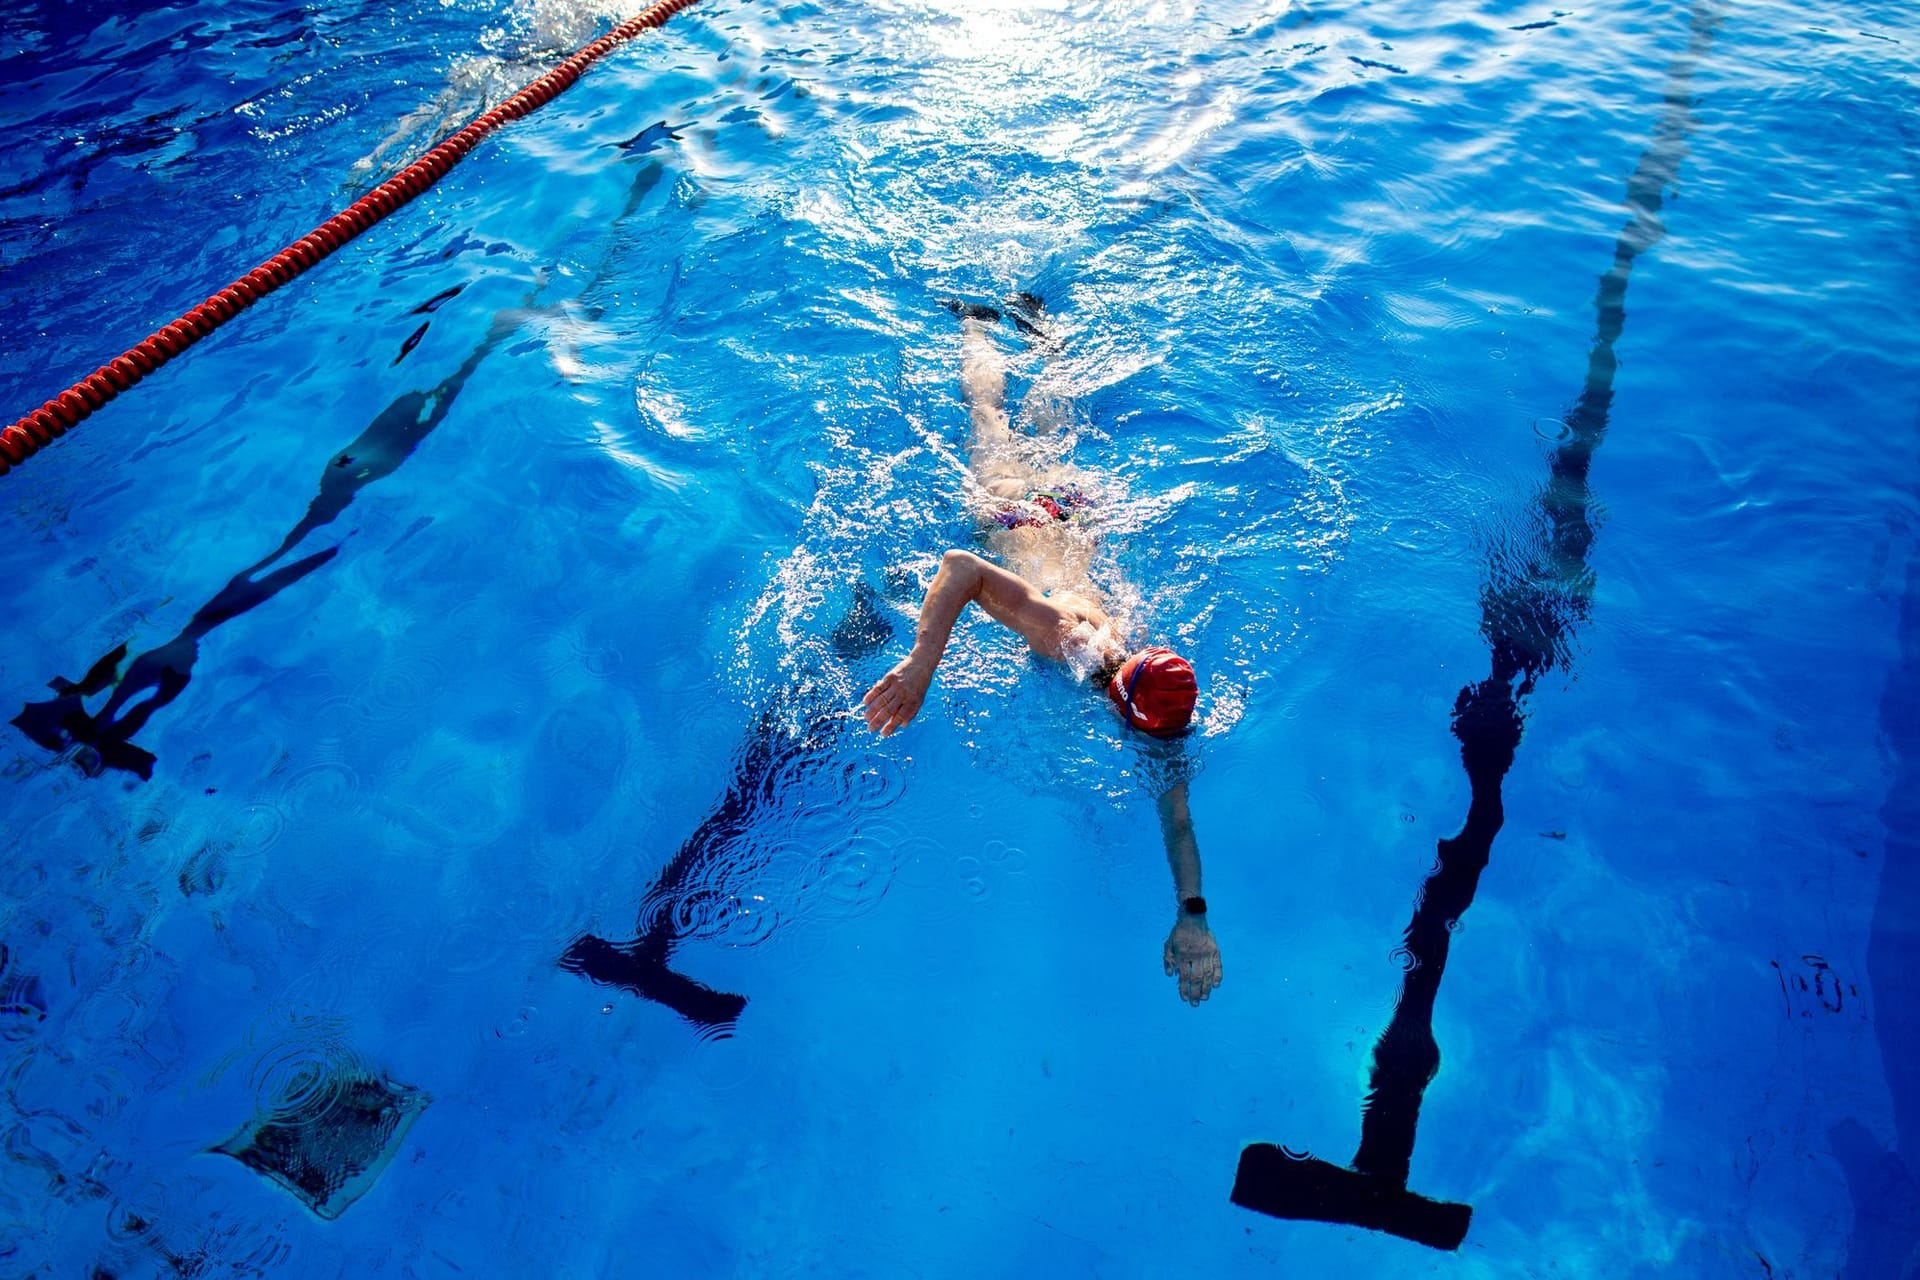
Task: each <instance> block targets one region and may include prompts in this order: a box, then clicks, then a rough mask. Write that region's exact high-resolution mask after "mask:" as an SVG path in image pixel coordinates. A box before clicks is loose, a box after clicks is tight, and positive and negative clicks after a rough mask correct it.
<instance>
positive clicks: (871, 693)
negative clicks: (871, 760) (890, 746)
mask: <svg viewBox="0 0 1920 1280" xmlns="http://www.w3.org/2000/svg"><path fill="white" fill-rule="evenodd" d="M932 683H933V668H932V667H931V666H928V665H926V664H924V663H921V662H916V661H915V660H914V659H913V658H911V657H908V658H904V659H902V660H901V662H900V665H898V666H896V667H895V668H894V669H893V670H891V671H889V672H887V674H885V675H884V676H881V677H880V681H879V683H878V684H876V685H874V686H873V688H871V689H869V690H867V696H866V697H864V698H862V699H860V705H861V706H862V707H863V708H865V714H866V717H867V728H869V729H871V730H873V731H874V732H875V733H877V734H879V735H880V736H881V737H883V738H885V737H889V736H891V735H892V734H893V732H894V730H896V729H899V728H902V727H904V726H905V725H906V723H907V722H908V721H910V720H912V719H913V718H914V717H915V716H917V715H919V714H920V704H921V703H923V702H925V701H926V700H927V686H929V685H931V684H932Z"/></svg>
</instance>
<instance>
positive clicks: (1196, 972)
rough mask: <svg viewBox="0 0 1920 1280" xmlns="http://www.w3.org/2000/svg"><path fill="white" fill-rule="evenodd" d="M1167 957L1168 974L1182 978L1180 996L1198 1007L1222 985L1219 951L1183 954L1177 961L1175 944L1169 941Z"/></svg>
mask: <svg viewBox="0 0 1920 1280" xmlns="http://www.w3.org/2000/svg"><path fill="white" fill-rule="evenodd" d="M1165 959H1166V968H1167V974H1168V976H1169V977H1173V976H1177V977H1178V978H1179V980H1180V998H1181V999H1182V1000H1184V1001H1186V1002H1187V1003H1188V1004H1190V1005H1192V1006H1193V1007H1194V1008H1196V1009H1197V1008H1199V1007H1200V1004H1201V1002H1202V1001H1204V1000H1206V999H1207V998H1208V997H1209V996H1211V995H1212V994H1213V992H1214V988H1216V987H1218V986H1219V985H1220V982H1221V978H1222V972H1221V967H1220V956H1219V954H1218V953H1217V952H1216V953H1215V954H1213V955H1204V956H1181V957H1179V959H1178V961H1176V960H1175V958H1174V954H1173V944H1172V943H1168V944H1167V953H1166V957H1165Z"/></svg>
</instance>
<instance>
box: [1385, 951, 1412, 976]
mask: <svg viewBox="0 0 1920 1280" xmlns="http://www.w3.org/2000/svg"><path fill="white" fill-rule="evenodd" d="M1387 959H1389V960H1391V961H1392V962H1393V967H1394V968H1396V969H1398V970H1399V971H1400V972H1402V973H1412V972H1413V971H1414V970H1415V969H1418V968H1419V967H1420V957H1419V956H1416V955H1414V954H1413V952H1412V951H1411V950H1409V949H1408V948H1406V947H1395V948H1394V949H1393V951H1392V952H1391V953H1390V954H1389V955H1388V956H1387Z"/></svg>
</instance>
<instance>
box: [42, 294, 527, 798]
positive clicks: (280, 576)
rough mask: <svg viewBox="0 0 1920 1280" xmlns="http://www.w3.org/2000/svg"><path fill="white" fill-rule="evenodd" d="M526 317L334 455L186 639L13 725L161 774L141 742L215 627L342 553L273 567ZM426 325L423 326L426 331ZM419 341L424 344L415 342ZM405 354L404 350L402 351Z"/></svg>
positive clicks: (338, 509) (58, 744) (95, 760)
mask: <svg viewBox="0 0 1920 1280" xmlns="http://www.w3.org/2000/svg"><path fill="white" fill-rule="evenodd" d="M458 291H459V290H458V289H453V290H448V291H446V292H443V293H441V294H440V295H439V296H437V297H436V298H434V299H433V300H431V301H430V302H428V303H425V304H423V305H422V306H421V307H418V308H416V309H415V310H416V312H423V311H431V310H433V309H434V308H436V307H438V306H439V305H440V303H442V302H444V301H445V300H446V299H447V298H448V297H450V296H452V294H454V293H457V292H458ZM524 314H525V313H523V312H511V311H509V312H501V313H500V314H499V315H497V316H496V317H495V318H494V321H493V324H492V326H491V328H490V329H489V331H488V333H487V336H486V337H485V339H483V340H482V341H481V342H480V344H479V345H478V346H476V347H475V348H474V349H473V351H472V352H470V353H469V354H468V356H467V358H466V360H465V361H464V362H462V363H461V365H460V367H459V368H458V369H456V370H455V371H454V372H453V373H452V374H450V375H448V376H447V377H446V378H445V379H443V380H442V381H441V382H440V383H439V384H437V385H436V386H434V387H433V388H432V389H431V390H428V391H409V392H406V393H405V394H403V395H401V396H399V397H397V398H396V399H394V401H393V402H392V403H391V404H389V405H387V407H386V408H385V409H383V410H381V411H380V413H379V414H378V415H377V416H376V417H375V418H374V420H373V421H372V422H371V423H369V424H368V425H367V427H366V429H365V430H364V431H362V432H361V433H360V434H359V435H358V436H356V437H354V439H353V442H352V443H351V444H349V445H348V446H347V447H346V448H345V449H342V450H341V451H340V452H339V453H337V454H335V455H334V456H333V457H331V458H329V459H328V461H327V466H326V469H325V470H324V471H322V472H321V473H320V490H319V492H318V493H317V494H315V495H314V498H313V501H311V502H310V503H308V504H307V510H306V513H305V514H304V515H302V516H301V517H300V519H299V520H298V521H297V522H295V524H294V525H293V527H292V528H290V529H288V530H287V533H286V536H285V537H283V538H282V539H281V540H280V545H279V546H278V547H276V548H275V549H274V550H273V552H272V553H271V554H269V555H267V556H266V557H264V558H263V559H261V560H259V561H258V562H256V563H254V564H251V565H248V566H247V567H246V568H245V569H242V570H241V571H240V572H239V573H236V574H235V575H234V576H233V577H232V578H230V579H228V581H227V584H226V585H225V586H224V587H222V588H221V589H220V590H219V591H218V592H217V593H215V595H214V597H213V598H212V599H211V600H209V601H207V602H206V603H205V604H203V605H201V606H200V608H199V609H198V610H196V611H195V613H194V615H193V617H192V618H191V619H189V620H188V622H187V625H186V626H185V627H183V628H182V629H181V630H180V632H179V634H177V635H175V636H174V637H173V638H172V639H170V640H167V641H165V642H164V643H161V644H158V645H155V646H154V647H153V648H151V649H148V650H146V651H145V652H143V653H141V654H139V655H137V656H136V657H135V658H134V659H133V661H132V662H131V663H129V664H128V665H127V669H126V673H125V674H124V675H123V674H121V671H120V667H121V664H122V663H125V662H126V661H127V646H126V645H125V644H122V645H119V646H117V647H116V648H114V649H112V650H110V651H109V652H108V653H106V654H105V655H104V656H102V657H101V658H100V659H99V660H98V661H96V662H95V663H94V664H93V665H92V666H91V667H89V668H88V669H87V673H86V675H84V676H82V677H81V678H80V679H79V680H77V681H74V680H68V679H67V678H66V677H64V676H55V677H54V678H53V679H52V680H51V681H49V682H48V687H49V688H50V689H52V690H53V692H54V696H53V697H52V698H49V699H47V700H46V701H44V702H29V703H27V704H26V705H25V706H23V707H22V708H21V709H20V714H19V715H16V716H15V717H13V719H12V721H11V723H12V724H13V725H14V727H15V728H17V729H19V730H20V731H21V732H22V733H24V734H26V735H27V737H28V738H30V739H32V740H33V742H34V743H36V744H37V745H39V746H41V747H44V748H45V749H46V750H48V751H51V752H55V753H63V752H68V751H71V752H72V753H73V760H74V763H75V764H77V765H78V766H79V767H80V769H81V771H82V772H84V773H86V774H87V775H88V776H89V777H98V776H99V775H100V774H102V773H103V772H105V771H106V770H109V769H113V770H117V771H120V772H124V773H131V774H133V775H135V776H137V777H139V778H141V779H143V780H146V779H151V778H152V777H153V766H154V757H153V753H152V752H150V751H148V750H146V749H145V748H144V747H139V746H135V745H134V743H133V738H134V736H135V735H136V734H138V733H140V731H141V730H143V729H145V728H146V726H147V722H148V721H149V720H150V719H152V718H153V714H154V713H155V712H156V711H159V710H160V709H161V708H162V707H165V706H166V705H167V704H169V703H171V702H172V701H173V700H174V699H175V698H178V697H179V696H180V694H181V693H182V692H184V691H185V689H186V687H187V685H188V684H189V683H190V682H191V681H192V679H193V670H194V666H195V664H197V663H198V661H199V658H200V642H201V641H202V640H204V639H206V638H207V636H208V635H209V634H210V633H212V632H213V631H214V630H215V629H217V628H219V627H222V626H225V625H226V624H227V623H229V622H231V621H233V620H234V619H235V618H238V617H240V616H241V615H243V614H246V613H248V612H251V611H252V610H254V609H257V608H259V607H260V606H261V605H263V604H265V603H266V602H267V601H269V600H271V599H273V598H274V597H275V596H277V595H279V594H280V593H281V592H282V591H285V590H286V589H287V588H288V587H290V586H292V585H293V584H294V583H296V582H299V581H300V580H301V579H303V578H305V577H306V576H307V575H308V574H310V573H312V572H313V571H314V570H315V569H318V568H320V567H321V566H322V565H324V564H326V563H327V562H328V561H330V560H332V559H333V558H334V557H335V556H337V555H338V554H340V548H339V547H337V546H335V547H328V548H327V549H326V550H324V551H319V552H315V553H314V554H312V555H309V556H306V557H304V558H302V559H299V560H295V561H292V562H290V563H287V564H283V565H281V566H280V567H278V568H272V567H271V566H273V565H274V564H275V562H277V561H281V560H285V559H286V557H287V556H288V555H289V554H290V553H291V552H292V551H293V549H294V548H295V547H296V546H298V545H299V544H300V543H301V542H303V541H305V539H306V538H307V537H308V535H310V534H312V533H314V532H316V531H318V530H320V529H324V528H325V527H327V526H328V525H330V524H332V523H333V522H334V521H335V520H337V519H338V518H339V517H340V515H341V513H343V512H344V511H346V509H347V508H348V507H349V506H351V505H352V503H353V500H354V498H355V497H357V496H358V495H359V493H360V491H361V490H362V489H364V488H366V487H367V486H368V485H370V484H374V483H376V482H378V481H380V480H384V479H386V478H387V477H388V476H390V475H392V474H393V473H394V472H395V471H398V470H399V469H400V467H401V466H402V465H403V464H405V462H406V461H407V459H408V458H410V457H412V456H413V453H414V451H415V450H416V449H418V448H419V447H420V445H421V443H422V442H423V441H425V440H426V438H427V437H428V436H429V435H431V434H432V433H433V432H434V430H435V429H436V428H437V427H439V426H440V424H441V423H443V422H445V421H446V419H447V414H448V412H449V411H450V410H451V409H452V407H453V403H454V401H455V400H456V399H457V398H458V397H459V395H460V392H461V390H462V389H463V388H464V387H465V386H466V384H467V380H468V379H469V378H471V377H472V376H473V374H474V372H475V370H477V369H478V368H479V367H480V365H481V363H482V362H483V361H484V360H485V359H486V358H487V356H488V355H489V354H490V353H491V352H492V351H493V350H494V348H495V347H497V346H499V345H500V343H501V342H503V341H505V340H506V338H507V337H508V336H510V335H511V334H513V333H514V332H515V331H516V330H517V329H518V328H519V327H520V324H521V323H522V321H523V319H524ZM423 327H424V326H423ZM410 341H417V331H416V339H410ZM403 354H404V353H403ZM102 693H105V694H107V700H106V702H105V703H104V704H102V706H101V707H100V709H99V710H98V711H89V710H87V700H88V699H90V698H94V697H97V696H99V695H100V694H102Z"/></svg>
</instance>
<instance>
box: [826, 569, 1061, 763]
mask: <svg viewBox="0 0 1920 1280" xmlns="http://www.w3.org/2000/svg"><path fill="white" fill-rule="evenodd" d="M969 603H973V604H977V605H979V606H980V607H981V608H982V609H983V610H985V611H986V613H987V616H988V617H990V618H992V619H993V620H994V621H995V622H998V623H1000V624H1002V625H1003V626H1007V627H1010V628H1012V629H1013V630H1014V631H1017V632H1019V634H1020V635H1021V637H1022V638H1024V639H1025V640H1026V641H1027V643H1028V644H1031V645H1032V646H1033V647H1034V648H1036V649H1038V650H1040V651H1041V652H1042V653H1046V654H1048V655H1049V656H1057V655H1058V652H1059V647H1060V642H1059V636H1060V634H1061V620H1062V619H1063V618H1065V616H1066V614H1065V611H1064V610H1062V609H1061V608H1060V607H1059V606H1058V605H1056V604H1053V603H1052V602H1051V601H1049V600H1048V599H1047V598H1046V597H1045V596H1042V595H1041V594H1040V593H1039V592H1038V591H1035V590H1034V589H1033V585H1032V584H1031V583H1029V582H1028V581H1027V580H1026V579H1025V578H1022V577H1021V576H1020V575H1019V574H1017V573H1009V572H1007V571H1006V570H1005V569H1002V568H1001V567H1000V566H999V565H997V564H993V563H991V562H990V561H987V560H982V559H981V558H980V557H979V556H976V555H974V554H973V553H972V552H970V551H949V552H947V554H946V555H944V556H942V557H941V558H940V571H939V572H938V573H936V574H934V575H933V582H932V584H931V585H929V586H928V587H927V598H926V600H925V601H924V602H922V604H921V605H920V626H919V628H918V630H917V631H916V632H915V633H914V638H913V649H912V651H911V652H910V653H908V654H907V656H906V658H905V659H904V660H903V661H902V662H901V663H900V664H899V665H898V666H896V667H894V669H893V670H892V671H889V672H888V673H887V674H886V675H885V676H882V677H881V679H880V682H879V683H878V684H876V685H874V686H873V688H871V689H869V690H867V696H866V697H865V698H863V699H861V705H862V707H863V708H864V709H865V714H866V718H867V727H868V728H870V729H872V730H873V731H874V732H876V733H878V734H879V735H880V736H881V737H883V738H884V737H886V736H887V735H889V734H891V733H893V732H894V731H895V730H897V729H899V728H901V727H902V726H904V725H905V724H906V723H907V722H908V721H910V720H912V719H913V718H914V716H916V715H918V714H919V712H920V704H921V703H922V702H924V701H925V700H926V696H927V689H928V688H929V687H930V686H931V685H932V684H933V673H934V670H935V669H936V668H937V667H939V665H940V659H941V658H943V657H944V656H946V652H947V641H948V639H949V638H950V637H951V636H952V635H953V627H954V623H956V622H958V621H959V619H960V614H961V612H962V611H963V610H965V609H966V607H967V605H968V604H969Z"/></svg>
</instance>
